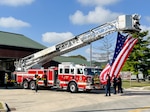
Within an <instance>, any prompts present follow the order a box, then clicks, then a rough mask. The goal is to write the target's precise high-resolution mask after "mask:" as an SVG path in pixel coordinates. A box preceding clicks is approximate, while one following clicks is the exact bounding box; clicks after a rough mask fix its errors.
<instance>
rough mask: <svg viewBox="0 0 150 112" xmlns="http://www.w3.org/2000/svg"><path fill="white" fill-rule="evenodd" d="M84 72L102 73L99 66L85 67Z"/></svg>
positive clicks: (87, 73) (89, 73)
mask: <svg viewBox="0 0 150 112" xmlns="http://www.w3.org/2000/svg"><path fill="white" fill-rule="evenodd" d="M84 72H85V74H86V75H95V74H98V75H100V73H101V69H99V68H85V69H84Z"/></svg>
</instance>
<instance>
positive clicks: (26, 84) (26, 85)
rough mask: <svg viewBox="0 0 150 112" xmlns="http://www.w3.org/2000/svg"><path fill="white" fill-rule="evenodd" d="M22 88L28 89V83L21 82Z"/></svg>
mask: <svg viewBox="0 0 150 112" xmlns="http://www.w3.org/2000/svg"><path fill="white" fill-rule="evenodd" d="M22 87H23V89H28V88H29V83H28V81H27V80H25V81H23V84H22Z"/></svg>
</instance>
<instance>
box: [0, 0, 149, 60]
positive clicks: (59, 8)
mask: <svg viewBox="0 0 150 112" xmlns="http://www.w3.org/2000/svg"><path fill="white" fill-rule="evenodd" d="M149 4H150V1H148V0H147V1H143V0H136V1H135V0H132V1H131V0H0V31H6V32H12V33H19V34H23V35H25V36H27V37H29V38H31V39H33V40H35V41H37V42H39V43H41V44H43V45H45V46H47V47H49V46H53V45H55V44H57V43H60V42H62V41H65V40H67V39H68V38H72V37H73V36H75V35H79V34H81V33H83V32H85V31H87V30H89V29H91V28H94V27H96V26H98V25H101V24H104V23H105V22H110V21H112V20H115V19H116V18H117V16H119V15H122V14H135V13H137V14H139V15H141V21H140V23H141V28H142V29H143V30H150V12H149ZM116 36H117V35H116V33H113V34H111V35H109V36H108V37H106V38H110V39H112V40H113V42H115V41H116V40H115V39H116ZM102 43H103V42H102V40H99V41H96V42H94V43H92V47H93V48H97V47H100V46H102V45H103V44H102ZM89 48H90V46H86V47H83V48H80V49H78V50H75V51H72V52H70V53H67V54H66V55H78V54H80V55H83V56H85V57H86V58H87V59H89V57H90V54H89ZM97 52H101V51H97Z"/></svg>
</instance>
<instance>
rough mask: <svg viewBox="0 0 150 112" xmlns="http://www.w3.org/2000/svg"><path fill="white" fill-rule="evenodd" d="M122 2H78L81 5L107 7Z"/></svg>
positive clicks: (89, 0) (109, 0)
mask: <svg viewBox="0 0 150 112" xmlns="http://www.w3.org/2000/svg"><path fill="white" fill-rule="evenodd" d="M118 1H120V0H78V2H79V3H81V4H83V5H88V6H93V5H94V6H105V5H111V4H114V3H117V2H118Z"/></svg>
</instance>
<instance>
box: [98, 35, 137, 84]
mask: <svg viewBox="0 0 150 112" xmlns="http://www.w3.org/2000/svg"><path fill="white" fill-rule="evenodd" d="M136 42H137V39H135V38H132V37H128V38H127V39H126V41H125V42H124V46H123V48H122V50H121V51H120V53H119V54H118V56H117V58H116V59H115V61H114V62H113V63H112V65H110V64H107V65H106V67H105V68H104V69H103V71H102V72H101V74H100V81H101V84H106V82H107V81H106V78H107V74H108V73H109V75H110V77H111V79H112V78H113V77H114V76H118V74H119V73H120V71H121V69H122V67H123V65H124V63H125V61H126V59H127V58H128V56H129V54H130V52H131V51H132V49H133V47H134V45H135V44H136Z"/></svg>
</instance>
